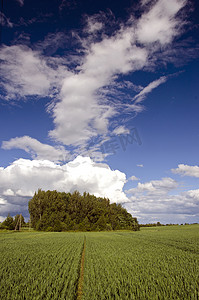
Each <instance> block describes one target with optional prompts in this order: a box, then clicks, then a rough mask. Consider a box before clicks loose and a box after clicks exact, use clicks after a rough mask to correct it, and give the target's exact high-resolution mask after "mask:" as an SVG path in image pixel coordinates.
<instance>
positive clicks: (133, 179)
mask: <svg viewBox="0 0 199 300" xmlns="http://www.w3.org/2000/svg"><path fill="white" fill-rule="evenodd" d="M128 180H132V181H136V180H139V178H137V177H136V176H134V175H133V176H131V177H130V178H129V179H128Z"/></svg>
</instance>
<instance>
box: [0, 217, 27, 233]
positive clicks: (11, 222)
mask: <svg viewBox="0 0 199 300" xmlns="http://www.w3.org/2000/svg"><path fill="white" fill-rule="evenodd" d="M19 219H20V225H21V226H24V225H25V221H24V217H23V216H22V215H21V217H20V215H16V216H15V217H14V218H13V217H11V216H10V214H8V216H7V218H6V219H5V220H4V221H3V222H2V223H1V224H0V229H7V230H14V229H15V228H16V226H17V227H19ZM16 229H18V228H16Z"/></svg>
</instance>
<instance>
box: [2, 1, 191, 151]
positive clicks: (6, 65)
mask: <svg viewBox="0 0 199 300" xmlns="http://www.w3.org/2000/svg"><path fill="white" fill-rule="evenodd" d="M18 1H19V2H21V4H23V1H22V0H18ZM185 3H186V2H185V1H183V0H158V1H156V2H155V3H154V4H153V5H152V6H150V8H149V10H148V8H146V9H147V11H145V12H144V14H143V15H142V16H141V17H140V18H139V19H135V18H132V17H130V18H129V20H128V22H127V23H126V24H121V25H120V27H119V25H118V26H117V28H119V29H117V30H115V32H113V33H112V35H111V34H110V32H109V35H108V34H105V33H104V32H103V30H101V29H102V25H101V23H103V22H101V23H100V15H99V17H97V16H96V15H95V16H93V17H90V18H89V19H88V22H87V27H86V28H87V31H88V32H89V31H90V33H95V32H96V31H99V30H101V35H100V36H99V37H98V39H97V41H96V38H95V37H94V35H93V39H92V38H91V37H90V35H89V37H88V36H87V37H86V38H82V37H80V36H78V35H77V33H75V32H73V39H74V42H76V48H77V51H76V57H75V58H74V57H71V56H70V57H67V56H66V57H62V58H60V57H58V56H56V57H55V55H54V56H53V57H50V56H47V55H44V53H42V46H41V43H40V44H37V47H38V48H36V47H35V48H34V47H33V49H35V50H32V49H30V48H29V47H27V46H26V47H25V46H22V45H15V46H3V47H2V49H1V51H0V59H1V60H2V68H1V78H3V80H2V82H1V85H2V87H3V88H4V91H5V93H6V99H7V100H11V99H16V98H17V99H21V98H23V97H27V96H30V95H37V96H40V97H42V96H43V97H45V96H50V97H51V98H52V97H54V98H55V102H54V103H53V105H51V106H50V108H51V112H52V116H53V118H54V129H53V130H51V131H50V132H49V136H50V137H51V138H53V139H54V140H56V141H58V142H61V143H63V144H65V145H71V144H72V145H84V144H86V143H88V141H89V139H90V138H92V137H97V136H100V137H101V136H103V138H104V136H106V135H108V133H109V128H110V126H109V125H110V124H109V123H110V120H111V118H113V117H115V116H116V115H118V116H119V112H120V111H121V109H122V110H123V111H125V110H126V112H128V114H129V112H130V111H131V112H136V113H138V112H140V111H142V110H143V107H142V106H139V105H136V104H135V103H133V104H132V101H130V100H129V102H128V103H124V101H122V100H121V98H118V99H117V98H116V99H112V101H110V99H109V98H108V97H106V95H105V94H103V93H102V92H101V90H102V89H103V88H105V87H106V86H108V85H110V84H114V82H116V81H117V79H118V77H119V76H120V75H125V74H128V73H130V72H135V71H137V70H143V69H144V68H146V67H149V66H150V64H151V61H152V60H153V62H152V63H153V65H154V60H155V59H156V55H158V60H159V55H160V50H161V53H162V55H163V52H164V51H163V50H164V46H165V47H166V46H167V45H168V43H169V42H172V40H173V38H174V37H175V36H177V35H178V34H179V33H180V30H179V27H180V26H181V25H182V24H183V20H182V19H178V18H176V14H177V13H178V12H179V10H180V9H181V8H182V7H183V6H184V5H185ZM101 18H102V19H103V16H102V14H101ZM88 26H90V27H88ZM83 31H84V30H83ZM84 33H85V31H84ZM91 36H92V34H91ZM57 38H58V40H59V41H60V40H61V39H60V34H58V36H57ZM54 39H55V40H56V36H54ZM62 40H63V39H62ZM77 40H78V42H79V43H81V45H77ZM48 42H49V39H46V40H44V41H43V44H44V45H46V44H47V43H48ZM59 43H60V42H59ZM154 43H155V44H156V45H155V46H154ZM55 44H56V43H55ZM38 49H39V50H38ZM54 49H56V45H55V46H54ZM54 49H53V50H52V52H53V51H54ZM80 51H81V52H80ZM77 57H78V59H77ZM64 60H65V63H64ZM69 70H70V71H69ZM164 80H165V78H164V77H161V79H159V80H157V81H155V82H152V83H151V84H149V85H148V87H146V88H145V89H144V90H143V91H141V92H140V94H139V97H141V98H143V97H144V96H145V95H146V94H147V93H148V92H150V91H152V89H153V88H155V87H156V86H157V85H158V84H160V81H161V83H162V82H163V81H164ZM116 85H117V84H116ZM139 97H138V95H137V99H138V98H139ZM141 98H139V99H141ZM58 99H59V101H57V100H58ZM49 110H50V109H49Z"/></svg>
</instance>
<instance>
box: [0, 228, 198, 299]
mask: <svg viewBox="0 0 199 300" xmlns="http://www.w3.org/2000/svg"><path fill="white" fill-rule="evenodd" d="M84 240H85V246H86V247H85V257H84V266H83V267H84V272H83V273H84V274H83V275H84V276H83V278H82V279H83V282H82V283H83V286H82V289H83V295H82V297H81V298H82V299H84V300H88V299H92V300H95V299H99V300H103V299H118V300H119V299H132V300H133V299H142V300H145V299H148V300H155V299H160V300H161V299H179V300H180V299H190V300H192V299H193V300H194V299H199V289H198V287H199V252H198V250H199V226H198V225H193V226H174V227H170V228H166V227H164V228H152V229H149V228H145V229H142V230H141V231H140V232H97V233H96V232H95V233H94V232H93V233H92V232H87V233H64V232H63V233H38V232H30V233H1V234H0V255H1V268H0V290H1V294H0V299H3V300H5V299H16V300H17V299H31V300H32V299H69V300H70V299H71V300H72V299H77V289H78V280H79V276H80V264H81V255H82V250H83V245H84Z"/></svg>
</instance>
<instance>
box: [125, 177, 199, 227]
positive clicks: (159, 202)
mask: <svg viewBox="0 0 199 300" xmlns="http://www.w3.org/2000/svg"><path fill="white" fill-rule="evenodd" d="M177 188H178V183H177V182H176V181H175V180H174V179H172V178H163V179H161V180H152V181H149V182H146V183H140V182H139V183H138V185H137V187H136V188H133V189H130V190H128V191H127V192H128V194H130V195H131V196H129V198H130V200H131V202H129V203H126V204H125V207H126V208H127V209H128V210H129V211H130V212H131V213H132V214H133V215H135V216H137V217H138V218H139V220H140V222H143V223H144V222H154V220H156V222H157V221H162V222H163V223H168V222H169V220H175V222H176V223H177V222H178V223H180V222H182V221H183V220H184V222H186V220H187V219H189V218H191V219H192V221H193V220H194V219H196V220H197V218H198V217H199V208H198V207H199V190H198V189H196V190H189V191H185V192H181V193H176V192H175V191H177ZM172 222H174V221H172Z"/></svg>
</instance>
